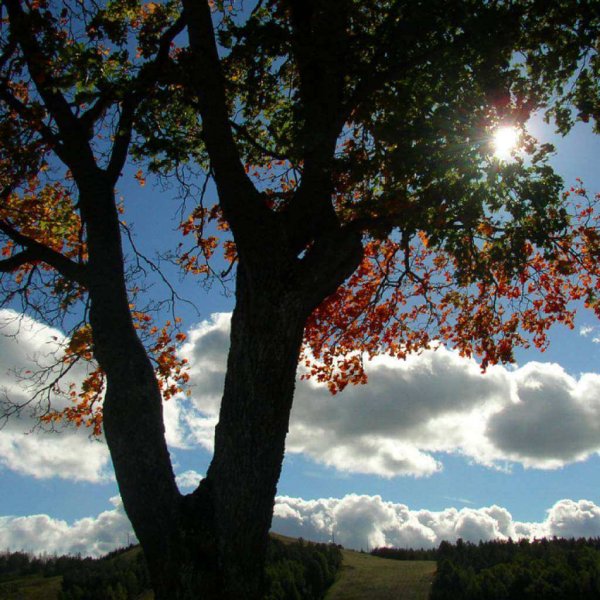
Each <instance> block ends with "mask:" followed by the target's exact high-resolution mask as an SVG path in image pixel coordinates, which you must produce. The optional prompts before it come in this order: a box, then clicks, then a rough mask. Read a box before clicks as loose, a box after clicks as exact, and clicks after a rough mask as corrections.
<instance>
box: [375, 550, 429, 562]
mask: <svg viewBox="0 0 600 600" xmlns="http://www.w3.org/2000/svg"><path fill="white" fill-rule="evenodd" d="M437 552H438V551H437V548H428V549H424V548H420V549H419V550H413V549H412V548H386V547H383V548H375V549H373V550H371V554H372V555H373V556H378V557H379V558H391V559H393V560H437Z"/></svg>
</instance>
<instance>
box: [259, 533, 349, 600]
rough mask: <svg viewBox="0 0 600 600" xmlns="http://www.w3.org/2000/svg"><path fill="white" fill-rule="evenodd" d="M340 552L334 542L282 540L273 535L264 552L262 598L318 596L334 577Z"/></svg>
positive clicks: (302, 599)
mask: <svg viewBox="0 0 600 600" xmlns="http://www.w3.org/2000/svg"><path fill="white" fill-rule="evenodd" d="M341 564H342V552H341V550H340V548H339V547H338V546H336V545H334V544H306V543H304V542H303V541H302V540H299V541H298V542H297V543H294V544H284V543H283V542H281V541H279V540H277V539H272V540H271V542H270V544H269V550H268V553H267V569H266V574H267V581H268V592H267V594H266V595H265V600H318V599H320V598H323V597H324V595H325V592H326V590H327V589H328V588H329V587H330V586H331V585H332V584H333V582H334V581H335V576H336V573H337V571H338V570H339V568H340V566H341Z"/></svg>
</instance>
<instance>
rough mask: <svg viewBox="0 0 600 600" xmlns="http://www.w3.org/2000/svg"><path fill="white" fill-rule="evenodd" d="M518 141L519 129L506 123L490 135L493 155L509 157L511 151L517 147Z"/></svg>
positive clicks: (503, 157)
mask: <svg viewBox="0 0 600 600" xmlns="http://www.w3.org/2000/svg"><path fill="white" fill-rule="evenodd" d="M518 142H519V130H518V129H517V128H516V127H512V126H510V125H507V126H505V127H500V128H498V129H496V131H495V132H494V134H493V136H492V145H493V146H494V156H496V158H502V159H506V158H509V157H510V155H511V152H512V151H513V150H514V149H515V148H516V147H517V144H518Z"/></svg>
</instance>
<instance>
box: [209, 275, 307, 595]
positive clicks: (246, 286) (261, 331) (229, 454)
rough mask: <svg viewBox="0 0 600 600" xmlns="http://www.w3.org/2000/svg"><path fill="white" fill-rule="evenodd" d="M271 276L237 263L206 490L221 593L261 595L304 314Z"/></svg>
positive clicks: (280, 283)
mask: <svg viewBox="0 0 600 600" xmlns="http://www.w3.org/2000/svg"><path fill="white" fill-rule="evenodd" d="M281 279H282V278H281V277H279V278H277V280H272V281H269V280H268V279H267V280H264V281H261V282H260V283H259V284H258V286H257V284H256V282H252V284H253V285H251V284H250V282H249V281H248V278H247V277H246V274H245V272H244V269H243V268H242V267H241V266H240V267H239V270H238V277H237V295H236V297H237V303H236V307H235V311H234V313H233V317H232V322H231V346H230V350H229V356H228V361H227V375H226V379H225V388H224V393H223V401H222V404H221V412H220V418H219V424H218V425H217V428H216V431H215V453H214V458H213V461H212V464H211V466H210V469H209V472H208V476H207V479H208V483H209V485H210V487H211V490H212V495H213V502H214V515H215V529H216V535H217V539H218V557H219V567H220V570H221V576H222V584H223V589H222V590H221V598H231V599H234V598H236V599H254V598H259V597H261V593H262V579H263V571H264V560H265V553H266V548H267V542H268V531H269V529H270V527H271V520H272V515H273V502H274V498H275V492H276V487H277V481H278V480H279V475H280V473H281V465H282V462H283V456H284V449H285V437H286V434H287V431H288V423H289V417H290V411H291V407H292V400H293V396H294V386H295V378H296V368H297V364H298V356H299V353H300V347H301V344H302V335H303V330H304V323H305V320H306V317H307V314H306V312H305V310H303V308H302V306H300V303H299V302H298V301H297V300H296V299H295V298H294V296H293V294H289V293H288V294H286V293H285V291H282V287H283V286H282V281H281Z"/></svg>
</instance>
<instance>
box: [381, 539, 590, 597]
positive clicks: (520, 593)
mask: <svg viewBox="0 0 600 600" xmlns="http://www.w3.org/2000/svg"><path fill="white" fill-rule="evenodd" d="M371 554H374V555H375V556H380V557H382V558H393V559H397V560H437V561H438V568H437V574H436V576H435V579H434V581H433V585H432V590H431V596H430V600H594V599H596V598H597V599H600V538H593V539H583V538H582V539H559V538H553V539H551V540H547V539H541V540H534V541H529V540H520V541H518V542H514V541H511V540H508V541H492V542H480V543H479V544H471V543H468V542H464V541H462V540H458V542H457V543H456V544H450V543H448V542H442V543H441V544H440V546H439V547H438V548H436V549H431V550H406V549H402V548H377V549H375V550H373V551H372V553H371Z"/></svg>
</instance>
